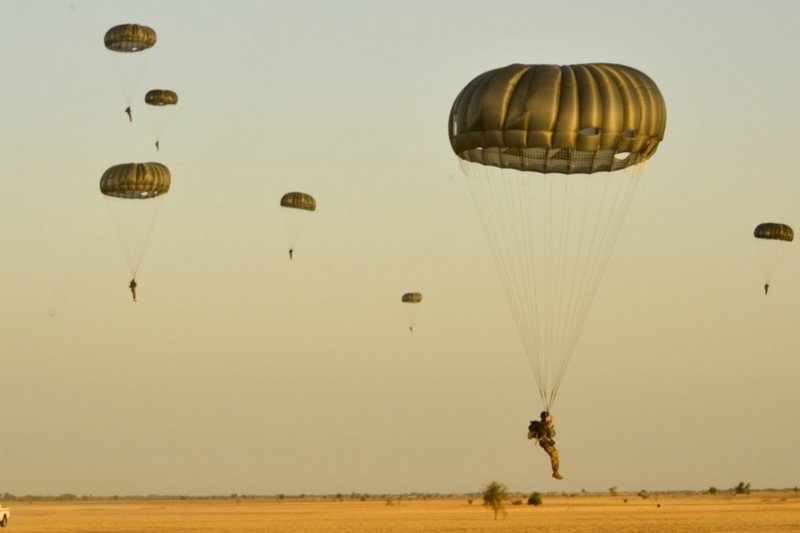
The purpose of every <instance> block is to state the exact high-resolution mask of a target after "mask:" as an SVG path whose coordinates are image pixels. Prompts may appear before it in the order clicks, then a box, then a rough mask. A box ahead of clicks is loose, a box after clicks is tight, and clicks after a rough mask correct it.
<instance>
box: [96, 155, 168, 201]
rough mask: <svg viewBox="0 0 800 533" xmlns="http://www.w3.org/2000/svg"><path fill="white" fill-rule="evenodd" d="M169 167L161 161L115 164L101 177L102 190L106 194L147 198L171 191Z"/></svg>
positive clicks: (118, 196)
mask: <svg viewBox="0 0 800 533" xmlns="http://www.w3.org/2000/svg"><path fill="white" fill-rule="evenodd" d="M170 181H171V178H170V173H169V169H168V168H167V167H166V166H164V165H162V164H161V163H125V164H122V165H114V166H113V167H111V168H109V169H108V170H106V171H105V172H103V176H102V177H101V178H100V192H101V193H103V194H104V195H105V196H113V197H115V198H127V199H132V200H147V199H150V198H155V197H157V196H159V195H161V194H166V193H167V192H168V191H169V185H170Z"/></svg>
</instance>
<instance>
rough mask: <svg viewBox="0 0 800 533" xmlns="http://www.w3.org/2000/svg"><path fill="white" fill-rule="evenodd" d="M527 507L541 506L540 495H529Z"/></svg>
mask: <svg viewBox="0 0 800 533" xmlns="http://www.w3.org/2000/svg"><path fill="white" fill-rule="evenodd" d="M528 505H542V495H541V494H539V493H538V492H533V493H531V495H530V496H528Z"/></svg>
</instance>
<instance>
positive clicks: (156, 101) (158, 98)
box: [144, 89, 178, 150]
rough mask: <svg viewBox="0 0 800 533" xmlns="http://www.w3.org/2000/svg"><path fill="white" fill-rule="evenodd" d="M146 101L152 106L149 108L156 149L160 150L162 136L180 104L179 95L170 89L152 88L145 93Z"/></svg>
mask: <svg viewBox="0 0 800 533" xmlns="http://www.w3.org/2000/svg"><path fill="white" fill-rule="evenodd" d="M144 103H145V104H147V105H148V106H151V107H150V108H149V109H150V110H151V113H150V117H151V123H152V125H153V134H154V135H155V137H156V150H160V145H161V136H162V135H163V134H164V130H165V129H166V128H167V124H168V123H169V120H170V118H172V110H173V109H174V108H175V106H176V105H177V104H178V95H177V93H175V92H174V91H170V90H169V89H152V90H150V91H147V94H145V95H144Z"/></svg>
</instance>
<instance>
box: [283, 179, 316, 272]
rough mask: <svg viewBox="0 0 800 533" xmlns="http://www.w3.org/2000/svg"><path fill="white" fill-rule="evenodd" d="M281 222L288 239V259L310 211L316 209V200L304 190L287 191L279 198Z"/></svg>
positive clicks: (306, 222) (292, 252) (303, 228)
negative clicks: (281, 212)
mask: <svg viewBox="0 0 800 533" xmlns="http://www.w3.org/2000/svg"><path fill="white" fill-rule="evenodd" d="M281 207H283V209H282V210H281V211H283V222H284V227H285V228H286V235H287V237H288V240H289V259H292V255H293V254H294V247H295V245H296V244H297V241H298V240H299V239H300V236H301V235H302V233H303V230H305V227H306V225H307V224H308V221H309V219H310V215H311V213H313V212H314V211H316V209H317V201H316V200H314V197H313V196H311V195H310V194H306V193H304V192H287V193H286V194H284V195H283V197H282V198H281Z"/></svg>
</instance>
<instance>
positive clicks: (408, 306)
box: [400, 292, 422, 332]
mask: <svg viewBox="0 0 800 533" xmlns="http://www.w3.org/2000/svg"><path fill="white" fill-rule="evenodd" d="M400 301H401V302H403V307H404V308H405V311H406V317H407V318H408V329H409V330H411V331H412V332H413V331H414V320H416V318H417V311H418V310H419V304H420V303H421V302H422V294H421V293H418V292H407V293H405V294H404V295H403V296H402V297H401V298H400Z"/></svg>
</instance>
